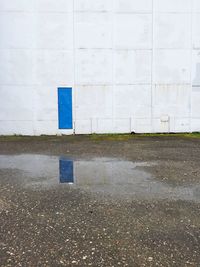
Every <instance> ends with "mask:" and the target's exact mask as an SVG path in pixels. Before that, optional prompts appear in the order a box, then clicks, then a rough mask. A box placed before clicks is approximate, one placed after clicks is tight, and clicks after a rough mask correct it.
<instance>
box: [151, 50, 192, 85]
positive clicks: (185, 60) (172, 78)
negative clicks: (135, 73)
mask: <svg viewBox="0 0 200 267" xmlns="http://www.w3.org/2000/svg"><path fill="white" fill-rule="evenodd" d="M190 72H191V51H190V50H167V49H166V50H164V49H163V50H155V57H154V83H157V84H168V83H170V84H173V83H175V84H180V83H183V84H185V83H190V80H191V77H190V75H191V74H190Z"/></svg>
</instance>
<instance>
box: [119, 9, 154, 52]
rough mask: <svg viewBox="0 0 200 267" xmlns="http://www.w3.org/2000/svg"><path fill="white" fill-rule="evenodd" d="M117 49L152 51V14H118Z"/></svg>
mask: <svg viewBox="0 0 200 267" xmlns="http://www.w3.org/2000/svg"><path fill="white" fill-rule="evenodd" d="M114 38H115V47H116V48H118V49H151V48H152V16H151V15H150V14H116V15H115V29H114Z"/></svg>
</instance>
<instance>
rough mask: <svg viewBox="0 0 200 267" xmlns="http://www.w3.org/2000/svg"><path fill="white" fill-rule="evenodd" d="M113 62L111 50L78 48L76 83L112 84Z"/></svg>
mask: <svg viewBox="0 0 200 267" xmlns="http://www.w3.org/2000/svg"><path fill="white" fill-rule="evenodd" d="M112 62H113V61H112V51H111V50H103V49H102V50H99V49H80V50H77V51H76V62H75V65H76V83H77V84H81V85H84V84H86V85H108V84H112Z"/></svg>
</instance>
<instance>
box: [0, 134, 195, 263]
mask: <svg viewBox="0 0 200 267" xmlns="http://www.w3.org/2000/svg"><path fill="white" fill-rule="evenodd" d="M0 151H1V154H3V155H5V154H9V155H12V154H21V153H23V154H26V153H28V154H31V153H34V154H37V153H38V154H46V155H68V154H70V155H72V156H73V157H76V156H79V157H82V158H86V157H87V158H89V157H94V156H98V157H111V156H112V157H120V158H123V159H125V160H129V161H133V162H134V161H148V162H155V161H157V162H158V163H159V164H158V165H153V166H149V167H144V169H145V170H146V171H149V172H150V173H151V174H152V175H154V177H155V180H157V181H159V182H160V181H162V182H163V183H167V184H170V185H172V186H173V185H174V186H187V188H188V187H189V186H190V185H191V186H193V185H194V184H200V175H199V174H200V165H199V159H200V156H199V155H200V141H199V140H193V139H190V140H189V139H178V138H161V139H160V138H158V139H156V138H142V139H141V138H139V139H138V140H137V138H136V139H134V140H128V141H120V142H115V141H98V142H97V141H93V140H89V139H87V138H85V137H84V138H81V137H77V138H74V139H69V141H68V139H66V140H64V139H61V140H60V139H59V138H57V139H54V140H52V139H50V140H42V141H41V140H39V141H38V140H35V139H30V140H27V139H26V140H25V141H23V140H20V141H13V140H12V142H11V141H9V140H8V141H5V140H4V141H0ZM35 167H36V168H37V166H35ZM22 176H23V181H24V178H25V177H24V173H22V172H21V171H20V170H18V169H4V168H2V169H0V262H1V264H0V265H1V266H2V267H4V266H11V267H12V266H13V267H17V266H22V267H24V266H31V267H32V266H42V267H43V266H53V267H54V266H80V267H82V266H94V267H98V266H102V267H104V266H105V267H109V266H114V267H116V266H130V267H137V266H153V267H154V266H159V267H160V266H169V267H171V266H177V267H182V266H183V267H185V266H188V267H189V266H192V267H199V266H200V192H196V199H197V200H198V197H199V202H198V201H195V202H194V201H186V200H182V199H170V198H166V199H153V198H152V199H149V200H148V199H146V200H145V199H142V198H141V199H139V198H138V199H137V198H134V199H131V198H126V196H124V197H120V198H117V197H116V196H115V197H112V196H109V194H106V195H105V194H102V193H98V192H95V193H94V192H93V193H92V192H89V191H84V190H81V189H79V188H73V187H70V186H69V185H64V186H60V185H58V186H56V185H55V186H54V187H50V188H46V189H45V190H43V189H42V188H41V189H40V188H39V189H37V190H35V189H32V188H26V187H23V184H22V182H21V177H22Z"/></svg>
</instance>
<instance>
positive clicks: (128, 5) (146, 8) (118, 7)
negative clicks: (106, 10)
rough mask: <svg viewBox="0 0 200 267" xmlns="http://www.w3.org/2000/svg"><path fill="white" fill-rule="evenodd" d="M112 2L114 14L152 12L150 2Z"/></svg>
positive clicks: (149, 0)
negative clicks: (113, 3)
mask: <svg viewBox="0 0 200 267" xmlns="http://www.w3.org/2000/svg"><path fill="white" fill-rule="evenodd" d="M114 2H115V11H116V12H120V13H121V12H135V13H136V12H137V13H150V12H152V0H116V1H114Z"/></svg>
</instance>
